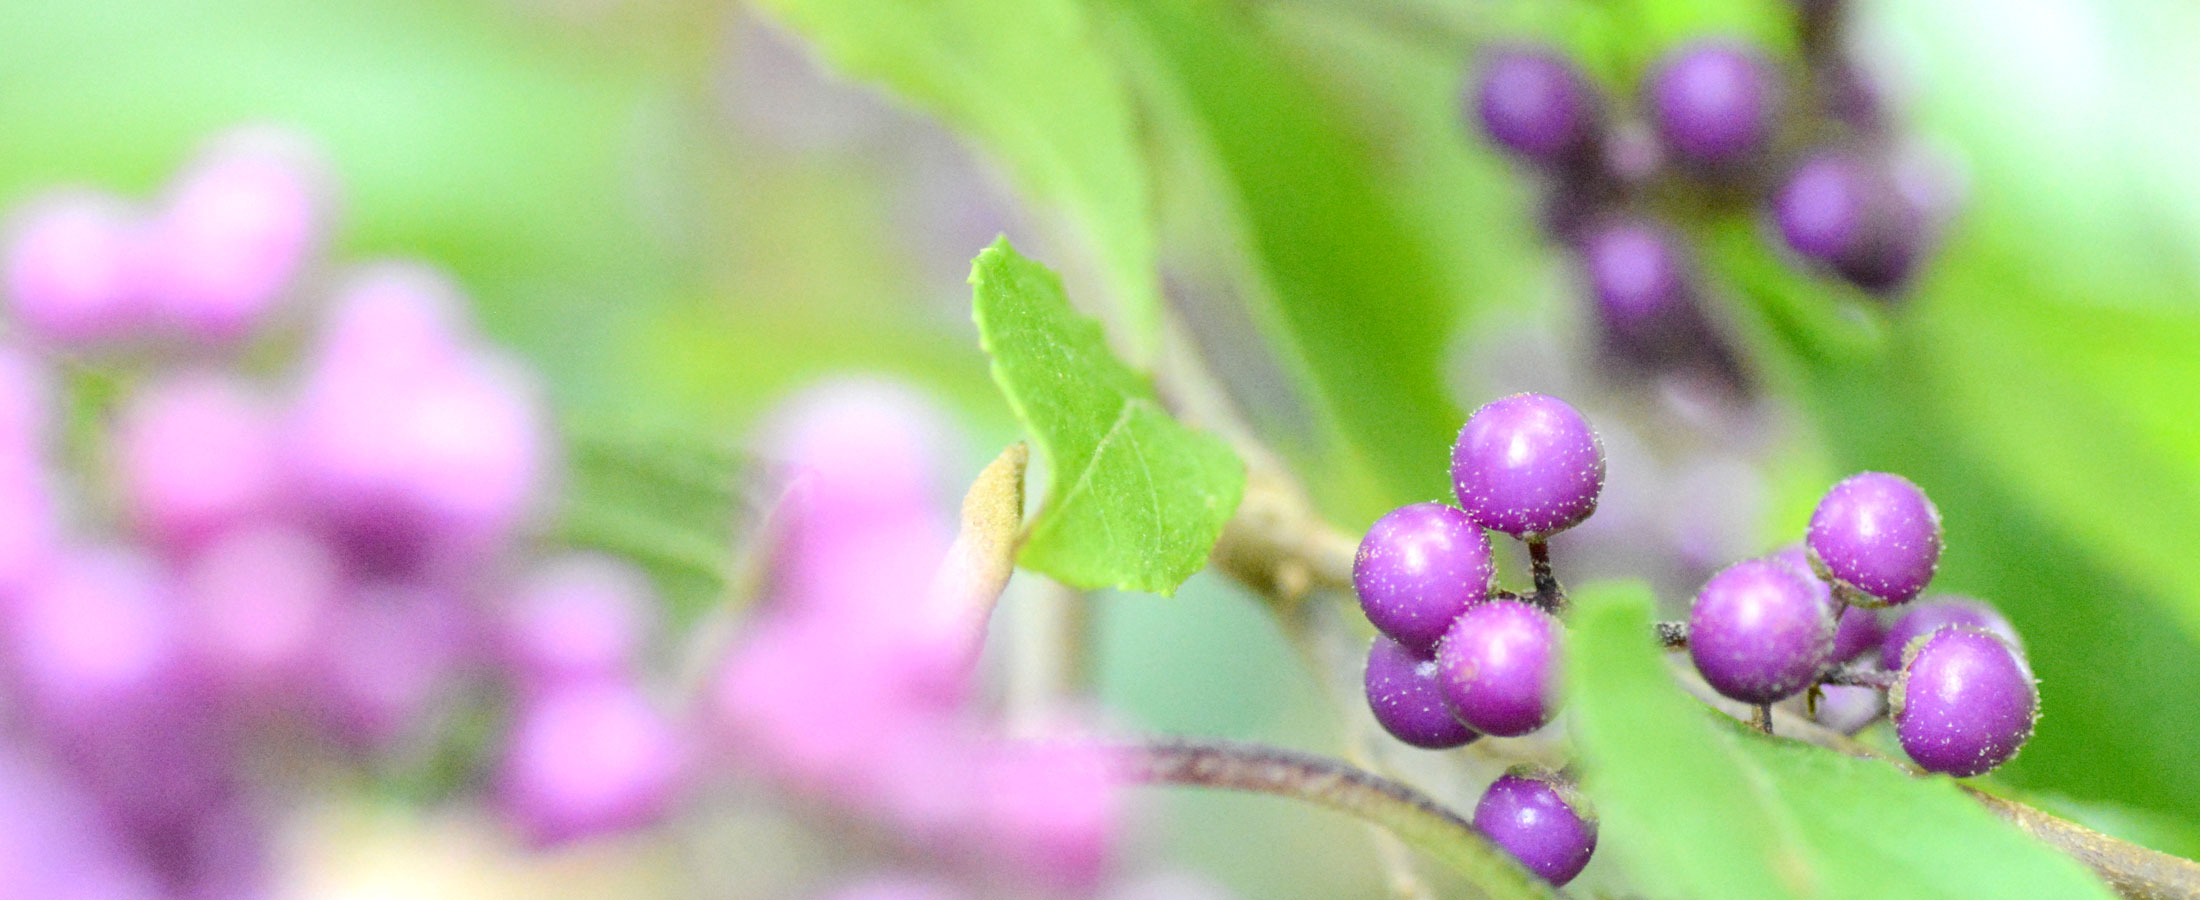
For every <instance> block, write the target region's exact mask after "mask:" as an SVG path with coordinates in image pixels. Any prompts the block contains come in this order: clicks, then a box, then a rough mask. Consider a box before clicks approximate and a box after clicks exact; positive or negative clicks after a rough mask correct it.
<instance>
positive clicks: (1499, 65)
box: [1474, 47, 1600, 165]
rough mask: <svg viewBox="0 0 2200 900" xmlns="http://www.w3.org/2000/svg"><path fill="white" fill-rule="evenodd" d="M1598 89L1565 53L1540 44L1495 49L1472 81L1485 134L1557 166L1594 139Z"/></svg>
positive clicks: (1524, 156)
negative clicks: (1474, 82)
mask: <svg viewBox="0 0 2200 900" xmlns="http://www.w3.org/2000/svg"><path fill="white" fill-rule="evenodd" d="M1597 105H1598V104H1597V96H1596V89H1595V88H1594V87H1591V86H1590V84H1589V81H1588V79H1587V78H1584V77H1583V76H1582V74H1581V71H1580V70H1579V69H1577V68H1575V66H1574V64H1573V63H1572V62H1570V61H1568V60H1567V59H1566V58H1565V57H1563V56H1560V55H1559V54H1557V53H1554V52H1552V51H1549V50H1545V49H1540V48H1527V47H1516V48H1511V49H1506V50H1501V51H1497V52H1495V53H1493V54H1491V56H1490V60H1489V63H1488V64H1487V65H1486V66H1485V67H1484V68H1483V70H1482V73H1481V79H1480V81H1479V82H1478V83H1477V84H1476V86H1475V92H1474V110H1475V114H1476V116H1477V117H1478V118H1480V120H1481V122H1482V130H1483V133H1485V134H1487V135H1489V138H1490V140H1491V141H1492V142H1493V143H1495V144H1497V146H1499V147H1502V148H1504V149H1505V150H1506V151H1507V152H1509V153H1511V154H1513V155H1514V156H1517V157H1520V158H1521V159H1524V160H1528V161H1530V162H1535V163H1541V164H1546V165H1560V164H1563V163H1566V162H1569V161H1572V160H1575V159H1578V158H1579V157H1581V156H1582V155H1583V154H1584V153H1585V152H1586V151H1588V150H1589V149H1591V148H1592V147H1593V145H1594V144H1595V142H1596V132H1597V126H1598V118H1599V115H1600V114H1599V110H1598V108H1597Z"/></svg>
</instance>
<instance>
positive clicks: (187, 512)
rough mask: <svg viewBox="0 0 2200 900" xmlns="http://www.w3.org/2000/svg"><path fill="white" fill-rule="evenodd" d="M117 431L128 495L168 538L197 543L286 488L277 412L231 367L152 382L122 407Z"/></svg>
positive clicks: (141, 526) (143, 520) (149, 524)
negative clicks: (277, 439)
mask: <svg viewBox="0 0 2200 900" xmlns="http://www.w3.org/2000/svg"><path fill="white" fill-rule="evenodd" d="M115 441H116V445H117V446H116V458H117V460H118V463H119V465H120V467H121V469H122V472H121V475H122V497H123V505H124V506H125V507H126V509H127V510H128V514H129V517H130V519H131V521H132V522H133V523H135V525H136V527H137V529H138V531H139V532H140V533H141V534H143V535H144V536H146V537H147V538H149V539H150V540H151V541H152V542H153V543H155V544H156V545H159V546H161V547H164V548H168V549H184V548H189V547H192V546H196V545H197V544H200V543H202V542H204V541H206V540H208V539H210V538H212V537H214V536H215V535H217V534H219V533H220V532H221V531H222V530H224V529H226V528H229V527H232V526H234V525H237V524H238V523H240V522H243V521H245V520H247V519H249V518H251V517H253V516H255V515H257V514H261V513H264V512H266V511H267V510H268V509H269V508H270V507H271V506H272V504H273V503H274V500H275V498H276V495H277V493H278V491H279V490H280V489H281V483H280V480H279V479H280V475H279V472H278V470H277V468H276V447H275V423H274V417H273V412H272V410H270V409H269V408H268V405H267V402H266V400H265V399H264V398H263V397H261V396H260V395H259V394H258V392H256V391H255V390H254V389H253V388H252V387H251V386H250V385H248V384H245V383H244V382H243V381H241V380H238V379H236V378H234V377H232V376H229V375H225V374H219V373H212V372H207V373H197V374H191V375H184V376H179V377H171V378H168V379H166V380H162V381H158V382H155V383H153V384H151V385H148V386H146V387H145V388H143V389H142V390H141V392H140V393H139V394H138V395H137V396H136V397H133V398H131V401H130V403H129V405H128V406H127V407H126V408H125V409H124V410H123V412H122V420H121V423H120V425H119V427H118V429H117V434H116V436H115Z"/></svg>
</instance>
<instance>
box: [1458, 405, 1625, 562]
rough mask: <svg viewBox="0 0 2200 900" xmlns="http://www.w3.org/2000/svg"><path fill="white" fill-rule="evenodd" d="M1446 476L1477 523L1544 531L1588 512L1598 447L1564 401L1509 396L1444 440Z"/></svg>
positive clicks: (1516, 531) (1528, 534)
mask: <svg viewBox="0 0 2200 900" xmlns="http://www.w3.org/2000/svg"><path fill="white" fill-rule="evenodd" d="M1451 481H1452V486H1453V487H1454V488H1455V489H1456V490H1457V491H1458V493H1459V506H1460V508H1462V509H1465V510H1466V511H1467V515H1469V516H1471V517H1473V518H1474V521H1476V522H1479V523H1481V524H1482V525H1483V526H1484V527H1486V528H1491V529H1494V530H1497V531H1502V532H1504V533H1506V534H1509V535H1512V536H1513V537H1516V538H1523V539H1527V538H1541V537H1548V536H1550V535H1553V534H1557V533H1558V532H1561V531H1565V530H1566V529H1568V528H1572V527H1573V526H1575V525H1578V524H1580V523H1581V521H1582V520H1583V519H1587V518H1588V517H1589V516H1590V514H1592V513H1594V512H1596V509H1597V495H1598V494H1599V493H1601V492H1602V491H1603V490H1604V445H1603V443H1602V442H1600V441H1599V440H1598V439H1597V433H1596V430H1595V429H1592V428H1590V427H1589V422H1588V420H1587V419H1584V418H1582V417H1581V413H1580V412H1577V411H1576V410H1575V409H1574V408H1573V407H1572V406H1569V405H1567V403H1566V401H1564V400H1560V399H1558V398H1556V397H1552V396H1548V395H1545V394H1514V395H1512V396H1510V397H1505V398H1503V399H1499V400H1493V401H1491V402H1490V403H1488V404H1486V405H1484V406H1483V407H1482V408H1481V409H1478V410H1475V411H1474V415H1472V416H1470V417H1468V419H1467V425H1466V427H1465V428H1462V429H1460V431H1459V441H1458V443H1456V444H1454V445H1453V446H1452V450H1451Z"/></svg>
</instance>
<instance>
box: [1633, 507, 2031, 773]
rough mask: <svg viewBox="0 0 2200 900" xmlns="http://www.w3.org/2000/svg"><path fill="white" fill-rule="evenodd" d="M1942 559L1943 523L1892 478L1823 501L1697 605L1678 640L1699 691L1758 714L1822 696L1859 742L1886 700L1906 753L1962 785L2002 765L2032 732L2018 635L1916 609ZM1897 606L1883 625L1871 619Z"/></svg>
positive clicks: (1823, 705) (1766, 718)
mask: <svg viewBox="0 0 2200 900" xmlns="http://www.w3.org/2000/svg"><path fill="white" fill-rule="evenodd" d="M1940 549H1941V528H1940V512H1939V510H1938V509H1936V508H1934V506H1933V504H1932V501H1931V500H1928V499H1927V498H1926V497H1925V493H1924V492H1923V491H1921V490H1919V489H1918V487H1917V486H1916V485H1914V484H1911V483H1910V482H1909V481H1908V480H1906V479H1904V478H1902V477H1901V476H1898V475H1889V474H1886V473H1883V472H1865V473H1862V474H1858V475H1854V476H1851V477H1849V478H1847V479H1845V480H1843V481H1841V482H1840V483H1838V484H1835V485H1834V486H1833V488H1832V489H1830V490H1828V491H1827V492H1826V495H1825V497H1824V498H1823V499H1821V500H1820V501H1819V503H1818V507H1817V509H1816V510H1815V511H1814V512H1813V513H1812V515H1811V520H1810V528H1809V532H1808V535H1807V537H1806V538H1805V540H1804V543H1803V544H1802V545H1800V546H1797V547H1791V548H1788V549H1787V550H1783V551H1781V552H1780V553H1776V554H1774V555H1772V556H1768V557H1764V558H1761V559H1753V560H1745V561H1743V562H1739V563H1735V564H1734V565H1732V566H1729V567H1727V568H1726V569H1724V570H1722V571H1720V572H1719V573H1718V574H1716V575H1714V576H1712V577H1711V579H1710V580H1709V581H1708V582H1706V583H1705V584H1704V586H1703V589H1702V590H1701V591H1699V592H1697V594H1696V598H1695V603H1694V606H1693V607H1692V608H1691V610H1690V612H1689V619H1688V623H1687V627H1686V631H1685V635H1682V634H1680V632H1679V630H1678V629H1674V630H1673V632H1674V633H1673V637H1672V639H1671V642H1672V643H1680V642H1682V641H1683V640H1685V642H1686V644H1687V647H1688V653H1689V657H1690V659H1691V660H1692V661H1693V662H1694V663H1695V665H1696V670H1697V671H1698V672H1700V673H1702V675H1703V678H1704V681H1705V682H1706V683H1707V684H1709V685H1710V686H1711V687H1712V688H1713V689H1714V690H1716V691H1718V692H1719V693H1720V694H1723V695H1725V696H1727V697H1731V698H1733V699H1735V700H1739V701H1742V702H1744V703H1750V704H1755V705H1758V706H1759V707H1761V708H1762V711H1761V716H1762V717H1763V724H1764V725H1765V727H1767V728H1769V727H1770V715H1771V712H1770V704H1772V703H1775V702H1778V701H1781V700H1785V699H1787V698H1790V697H1794V696H1797V695H1800V694H1803V693H1804V692H1805V691H1812V692H1823V693H1824V696H1823V698H1822V699H1821V700H1820V701H1819V702H1818V703H1817V708H1816V709H1815V710H1814V714H1815V715H1816V717H1817V718H1818V720H1819V721H1820V722H1821V723H1822V724H1826V725H1828V726H1831V727H1835V728H1838V729H1841V730H1843V731H1849V732H1854V731H1856V730H1859V729H1861V728H1863V727H1864V726H1865V725H1867V724H1869V723H1870V722H1871V721H1872V720H1874V719H1876V718H1877V717H1878V715H1879V702H1878V701H1879V697H1878V692H1879V691H1881V690H1884V691H1886V693H1887V701H1888V702H1887V704H1886V706H1887V708H1888V710H1889V714H1890V718H1892V719H1893V721H1894V725H1895V734H1896V736H1897V737H1898V738H1899V739H1900V741H1901V743H1902V748H1903V750H1904V751H1905V752H1907V753H1908V754H1909V756H1910V759H1911V760H1912V761H1913V762H1915V763H1916V764H1917V765H1918V766H1919V767H1920V768H1923V769H1925V770H1927V771H1931V772H1945V773H1947V774H1950V775H1956V776H1959V777H1964V776H1971V775H1978V774H1981V773H1984V772H1987V771H1989V770H1992V769H1993V768H1995V767H1997V766H1999V765H2001V764H2002V763H2004V762H2007V761H2008V760H2009V758H2010V757H2012V756H2015V755H2016V753H2017V750H2018V749H2019V748H2021V747H2023V746H2024V742H2025V740H2026V739H2027V738H2029V737H2030V736H2031V734H2032V726H2033V723H2034V721H2035V720H2036V719H2037V717H2038V713H2039V692H2038V688H2037V686H2036V685H2035V683H2034V682H2033V679H2032V673H2031V669H2030V667H2029V666H2028V665H2027V663H2026V662H2025V659H2024V653H2023V651H2022V649H2021V645H2020V643H2019V642H2018V639H2017V635H2016V632H2015V630H2014V629H2012V628H2011V627H2010V625H2009V623H2008V620H2006V619H2004V618H2002V617H2001V615H2000V614H1998V613H1996V612H1994V611H1993V610H1992V609H1991V608H1989V607H1986V606H1984V605H1983V604H1980V603H1978V602H1977V601H1973V600H1968V599H1963V598H1952V597H1951V598H1939V599H1935V600H1929V601H1923V602H1915V603H1913V601H1916V599H1917V597H1918V596H1919V595H1920V594H1921V593H1923V592H1924V590H1925V587H1926V585H1927V584H1928V583H1929V582H1930V581H1931V580H1932V577H1933V572H1934V569H1935V568H1936V567H1937V566H1938V565H1939V561H1940ZM1887 607H1904V608H1905V612H1904V614H1903V615H1902V616H1901V617H1900V618H1898V619H1896V620H1895V622H1894V624H1893V625H1892V626H1891V627H1887V626H1884V625H1883V624H1882V623H1881V622H1880V620H1879V618H1878V615H1879V610H1880V609H1882V608H1887Z"/></svg>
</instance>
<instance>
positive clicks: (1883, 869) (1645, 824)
mask: <svg viewBox="0 0 2200 900" xmlns="http://www.w3.org/2000/svg"><path fill="white" fill-rule="evenodd" d="M1650 609H1651V602H1650V594H1649V592H1648V591H1647V590H1645V589H1643V588H1641V587H1640V586H1637V585H1623V586H1611V585H1605V586H1594V587H1592V588H1590V589H1588V590H1584V591H1582V592H1581V594H1580V596H1579V597H1578V598H1577V607H1576V612H1575V613H1574V617H1573V621H1572V622H1571V626H1572V627H1571V628H1570V629H1569V633H1568V641H1569V646H1568V652H1567V675H1568V685H1567V696H1568V697H1569V698H1570V702H1571V703H1572V705H1573V723H1574V730H1573V736H1574V740H1575V744H1576V749H1577V750H1578V752H1579V754H1580V761H1581V765H1582V767H1583V769H1584V771H1585V773H1586V785H1585V786H1586V788H1587V789H1588V792H1589V794H1590V797H1591V799H1592V801H1593V802H1594V803H1595V804H1596V810H1597V814H1598V816H1599V817H1600V820H1601V823H1602V825H1601V827H1602V835H1601V845H1602V846H1603V847H1604V848H1605V849H1606V851H1607V852H1615V853H1618V854H1619V855H1620V856H1621V857H1622V858H1623V860H1624V861H1625V863H1626V865H1627V867H1628V869H1629V871H1631V872H1633V873H1635V875H1636V876H1637V878H1638V879H1639V881H1640V884H1641V886H1642V887H1643V888H1644V890H1645V892H1646V893H1647V894H1649V895H1650V896H1653V897H1690V898H1696V900H1718V898H1736V900H1769V898H1779V897H1796V898H1811V897H1825V898H1844V900H1845V898H1855V897H1897V896H1899V897H1947V898H1964V900H1986V898H1998V897H2008V898H2033V897H2073V898H2100V900H2106V898H2108V897H2110V896H2111V895H2110V894H2109V893H2108V890H2107V889H2106V887H2104V886H2103V885H2102V884H2100V883H2099V882H2098V881H2096V880H2095V879H2094V878H2093V876H2092V875H2091V873H2089V872H2087V871H2086V870H2085V869H2084V868H2083V867H2081V866H2079V865H2078V863H2076V862H2075V861H2073V860H2071V859H2069V858H2067V857H2064V856H2062V855H2060V854H2058V853H2056V852H2054V851H2053V850H2050V849H2049V848H2047V847H2046V846H2045V845H2043V844H2039V843H2037V842H2035V841H2033V840H2032V839H2031V838H2029V837H2026V836H2025V835H2024V834H2023V833H2022V832H2020V831H2018V830H2016V828H2014V827H2013V826H2010V825H2008V824H2007V823H2004V822H2002V821H2001V820H1999V819H1996V818H1994V816H1993V815H1992V814H1991V813H1988V812H1987V811H1986V810H1985V809H1984V808H1982V807H1980V806H1979V805H1978V804H1977V803H1976V802H1974V801H1972V800H1970V799H1968V798H1966V797H1965V796H1964V795H1963V794H1962V792H1960V791H1958V790H1957V789H1956V782H1954V781H1953V780H1950V779H1946V778H1937V777H1936V778H1922V779H1921V778H1913V777H1911V776H1910V775H1908V774H1907V773H1905V772H1903V771H1902V770H1901V769H1899V768H1896V767H1895V766H1892V765H1889V764H1887V763H1884V762H1877V761H1872V760H1862V759H1855V758H1851V757H1847V756H1843V755H1841V754H1838V753H1835V752H1833V751H1830V750H1825V749H1822V748H1818V747H1813V746H1809V745H1806V744H1799V743H1795V742H1793V741H1786V740H1780V739H1776V738H1769V737H1765V736H1763V735H1758V734H1756V733H1754V732H1750V731H1747V730H1745V729H1743V728H1741V727H1740V726H1739V725H1738V723H1735V722H1733V721H1732V720H1729V719H1726V718H1725V717H1723V716H1719V715H1718V714H1716V713H1713V712H1711V711H1709V710H1708V709H1706V708H1705V707H1703V706H1702V705H1701V704H1699V703H1697V702H1696V701H1695V700H1693V699H1691V698H1689V697H1688V696H1687V695H1686V694H1684V693H1682V692H1681V690H1680V688H1679V687H1678V686H1677V685H1675V684H1674V683H1673V678H1672V675H1671V674H1670V673H1669V671H1668V670H1667V668H1666V667H1665V666H1664V665H1663V664H1662V663H1661V662H1660V660H1659V658H1658V654H1659V651H1658V650H1657V649H1656V647H1655V646H1654V644H1653V642H1652V641H1651V638H1650Z"/></svg>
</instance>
